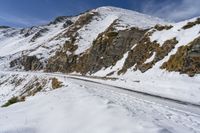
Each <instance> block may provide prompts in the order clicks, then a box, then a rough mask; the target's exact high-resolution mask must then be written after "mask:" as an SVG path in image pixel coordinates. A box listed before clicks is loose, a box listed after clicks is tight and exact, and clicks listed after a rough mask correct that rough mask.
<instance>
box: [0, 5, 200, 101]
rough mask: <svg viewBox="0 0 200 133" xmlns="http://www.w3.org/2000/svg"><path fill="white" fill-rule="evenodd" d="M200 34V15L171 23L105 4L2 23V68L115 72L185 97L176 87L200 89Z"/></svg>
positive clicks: (105, 75)
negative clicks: (46, 18) (42, 19)
mask: <svg viewBox="0 0 200 133" xmlns="http://www.w3.org/2000/svg"><path fill="white" fill-rule="evenodd" d="M199 35H200V18H193V19H190V20H186V21H183V22H178V23H169V22H164V21H163V20H161V19H159V18H155V17H151V16H148V15H145V14H141V13H138V12H135V11H131V10H126V9H121V8H116V7H100V8H97V9H93V10H89V11H87V12H85V13H82V14H80V15H77V16H60V17H57V18H56V19H55V20H54V21H52V22H50V23H49V24H46V25H41V26H33V27H30V28H22V29H18V28H11V27H7V26H1V27H0V68H1V71H19V70H20V71H24V70H25V71H43V72H62V73H68V74H78V75H85V76H90V77H102V78H105V79H110V78H114V79H118V81H119V83H120V84H121V85H123V84H124V83H123V80H125V81H126V82H130V83H129V84H127V86H132V85H134V86H138V85H139V86H140V88H141V86H142V87H143V89H142V90H140V91H144V92H149V93H157V94H159V95H161V96H167V97H171V98H178V99H182V96H183V95H180V97H179V95H178V96H176V95H175V93H174V91H177V92H180V93H184V95H187V94H185V93H187V91H189V90H188V88H191V86H192V88H193V90H194V91H191V92H197V90H198V85H197V84H196V83H197V82H199V73H200V45H199V44H200V36H199ZM122 79H123V80H122ZM132 79H133V80H132ZM174 80H176V83H174ZM186 80H188V81H190V82H189V83H188V82H185V81H186ZM134 81H138V82H139V81H140V82H143V81H144V83H142V84H138V83H137V84H136V85H135V83H136V82H134ZM121 82H122V83H121ZM113 83H115V82H113ZM144 84H148V85H151V86H152V87H151V88H154V89H151V88H150V89H148V88H146V86H145V85H144ZM165 84H167V85H168V86H164V85H165ZM174 84H176V86H177V87H176V89H177V88H178V89H177V90H176V89H173V91H171V92H169V91H167V90H166V91H160V90H159V89H158V88H162V87H163V86H164V88H168V87H169V85H170V87H171V86H173V87H172V88H174ZM182 85H185V86H188V87H186V89H182V88H181V87H182ZM198 99H199V98H198Z"/></svg>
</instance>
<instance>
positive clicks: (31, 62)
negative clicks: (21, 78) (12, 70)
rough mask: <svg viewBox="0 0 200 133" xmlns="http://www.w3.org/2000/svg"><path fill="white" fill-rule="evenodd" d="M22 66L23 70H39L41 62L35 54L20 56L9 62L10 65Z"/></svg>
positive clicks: (41, 65)
mask: <svg viewBox="0 0 200 133" xmlns="http://www.w3.org/2000/svg"><path fill="white" fill-rule="evenodd" d="M15 66H21V67H22V66H23V67H24V70H26V71H29V70H41V69H42V68H43V64H42V63H41V62H40V60H39V59H38V58H37V57H36V56H22V57H21V58H17V59H15V60H13V61H11V62H10V67H15Z"/></svg>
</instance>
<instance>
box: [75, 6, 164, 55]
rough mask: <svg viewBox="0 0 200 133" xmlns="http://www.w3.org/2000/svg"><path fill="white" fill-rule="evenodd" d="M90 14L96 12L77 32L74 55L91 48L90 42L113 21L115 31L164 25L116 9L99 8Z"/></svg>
mask: <svg viewBox="0 0 200 133" xmlns="http://www.w3.org/2000/svg"><path fill="white" fill-rule="evenodd" d="M91 12H98V13H99V15H98V16H95V17H94V18H93V20H92V21H91V22H90V23H89V24H87V25H84V26H83V27H82V28H81V29H80V30H79V31H78V33H79V35H80V36H79V38H78V39H77V41H76V43H75V44H77V45H78V46H79V47H78V49H77V50H76V51H75V54H77V55H78V54H80V53H82V52H84V51H85V50H87V49H88V48H90V47H91V46H92V42H93V41H94V40H95V39H96V38H97V36H98V35H99V34H100V33H102V32H104V31H105V30H106V29H107V28H108V27H109V26H110V25H111V24H112V23H113V22H114V21H116V23H117V25H115V28H116V30H124V29H127V28H131V27H138V28H141V29H147V28H150V27H153V26H154V25H156V24H158V23H162V24H164V23H165V22H164V21H163V20H161V19H158V18H155V17H151V16H148V15H144V14H141V13H138V12H135V11H131V10H126V9H121V8H116V7H100V8H97V9H94V10H92V11H91Z"/></svg>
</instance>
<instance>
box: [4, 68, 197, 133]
mask: <svg viewBox="0 0 200 133" xmlns="http://www.w3.org/2000/svg"><path fill="white" fill-rule="evenodd" d="M16 73H17V72H16ZM16 73H15V74H16ZM5 74H6V73H5ZM7 74H9V73H8V72H7ZM13 74H14V73H13ZM18 74H19V75H20V76H21V77H23V75H27V74H28V75H29V76H30V75H32V76H37V77H38V78H40V77H49V78H51V77H56V78H58V79H59V80H60V81H62V82H63V83H64V86H63V87H62V88H59V89H56V90H51V91H45V92H40V93H37V94H36V95H35V96H31V97H28V98H26V101H25V102H20V103H16V104H14V105H11V106H9V107H7V108H0V114H1V115H0V127H1V128H0V133H8V132H9V133H14V132H20V133H27V132H29V133H44V132H48V133H57V132H59V133H66V132H70V133H102V132H103V133H130V132H136V133H143V132H147V131H148V132H150V133H160V132H174V133H187V132H191V133H192V132H194V133H195V132H196V133H197V132H200V129H199V124H200V116H199V115H197V114H193V113H190V112H184V111H181V110H176V109H174V108H170V105H169V106H166V104H164V105H159V104H156V103H154V102H150V101H148V100H147V99H146V100H145V99H143V98H141V97H135V96H134V95H132V94H131V93H126V92H123V91H119V90H116V88H112V87H108V86H106V85H98V84H95V83H90V82H86V81H80V80H75V79H71V78H68V77H67V76H64V75H62V74H43V73H38V74H37V73H27V72H25V73H20V72H19V73H18ZM11 75H12V72H11ZM26 79H29V78H26Z"/></svg>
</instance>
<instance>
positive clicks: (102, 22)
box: [75, 15, 117, 55]
mask: <svg viewBox="0 0 200 133" xmlns="http://www.w3.org/2000/svg"><path fill="white" fill-rule="evenodd" d="M116 19H117V16H112V15H109V16H101V17H100V18H98V17H95V18H94V20H93V21H92V22H91V23H89V24H88V25H85V26H83V27H82V28H81V29H80V30H79V31H78V33H79V38H80V39H78V40H77V42H75V44H77V45H78V49H77V50H76V51H75V54H77V55H78V54H80V53H82V52H84V51H85V50H87V49H88V48H90V47H91V45H92V42H93V41H94V40H95V39H96V38H97V36H98V35H99V34H100V33H102V32H104V31H105V30H106V29H107V28H108V26H109V25H111V24H112V23H113V21H114V20H116Z"/></svg>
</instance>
